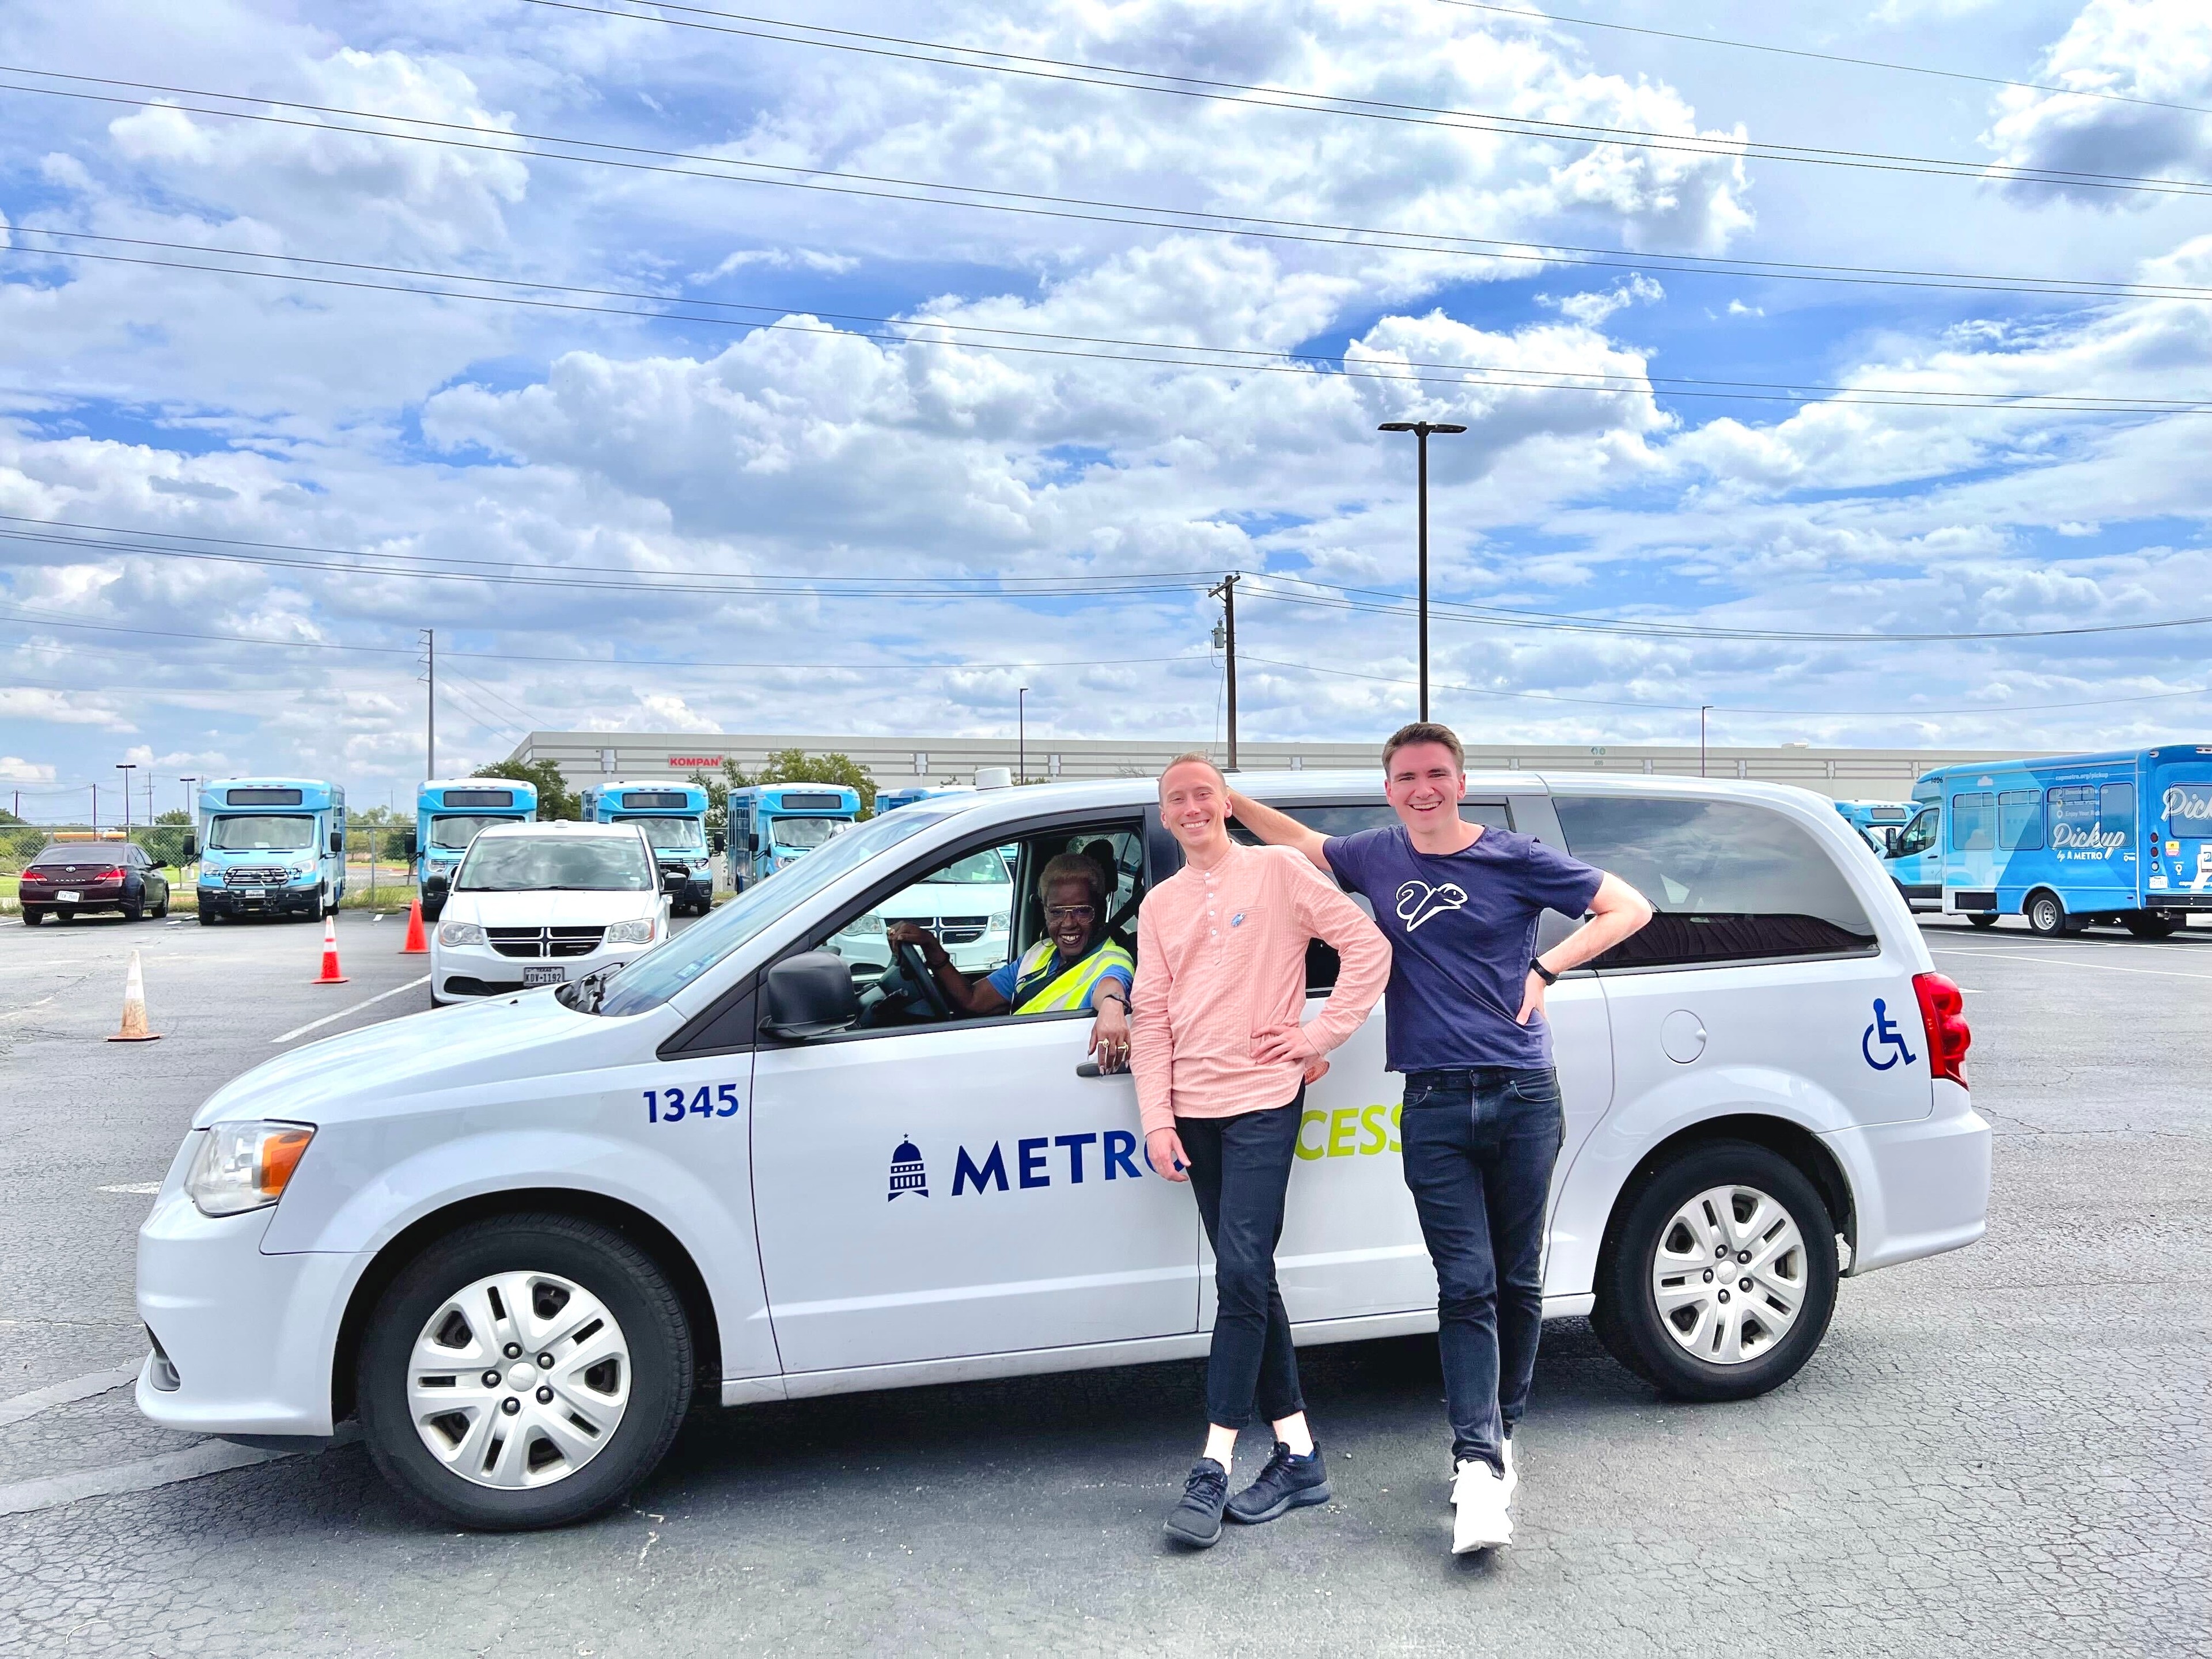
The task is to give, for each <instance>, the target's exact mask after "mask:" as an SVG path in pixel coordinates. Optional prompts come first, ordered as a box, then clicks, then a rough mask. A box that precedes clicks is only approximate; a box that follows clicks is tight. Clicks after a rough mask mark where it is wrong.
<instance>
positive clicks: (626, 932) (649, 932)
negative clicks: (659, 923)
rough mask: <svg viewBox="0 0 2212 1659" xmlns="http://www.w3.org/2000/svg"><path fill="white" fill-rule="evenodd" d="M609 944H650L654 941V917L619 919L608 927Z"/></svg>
mask: <svg viewBox="0 0 2212 1659" xmlns="http://www.w3.org/2000/svg"><path fill="white" fill-rule="evenodd" d="M606 943H608V944H609V945H650V944H652V943H653V918H652V917H650V916H647V917H646V918H644V919H643V920H642V921H618V922H616V923H615V924H614V925H613V926H612V927H609V928H608V929H607V933H606Z"/></svg>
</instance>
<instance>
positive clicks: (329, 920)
mask: <svg viewBox="0 0 2212 1659" xmlns="http://www.w3.org/2000/svg"><path fill="white" fill-rule="evenodd" d="M345 982H346V976H345V975H343V974H342V973H340V972H338V919H337V917H336V916H325V917H324V918H323V971H322V973H321V974H320V975H318V976H317V977H316V978H314V979H313V980H310V981H308V983H310V984H312V985H343V984H344V983H345Z"/></svg>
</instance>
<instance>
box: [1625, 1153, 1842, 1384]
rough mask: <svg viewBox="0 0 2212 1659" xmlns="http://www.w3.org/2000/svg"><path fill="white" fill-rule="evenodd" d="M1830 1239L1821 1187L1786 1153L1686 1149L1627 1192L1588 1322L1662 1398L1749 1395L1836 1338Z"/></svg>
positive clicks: (1833, 1259)
mask: <svg viewBox="0 0 2212 1659" xmlns="http://www.w3.org/2000/svg"><path fill="white" fill-rule="evenodd" d="M1835 1237H1836V1235H1835V1226H1834V1223H1833V1221H1832V1219H1831V1218H1830V1217H1829V1214H1828V1207H1827V1206H1826V1204H1825V1203H1824V1202H1822V1201H1821V1198H1820V1194H1819V1192H1817V1191H1816V1190H1815V1189H1814V1186H1813V1183H1812V1182H1809V1181H1808V1180H1807V1179H1806V1178H1805V1176H1804V1174H1803V1172H1802V1171H1801V1170H1798V1168H1797V1167H1796V1165H1795V1164H1791V1163H1790V1161H1789V1160H1788V1159H1786V1158H1783V1157H1782V1156H1781V1155H1780V1154H1779V1153H1778V1152H1772V1151H1770V1150H1769V1149H1768V1148H1766V1147H1764V1146H1754V1145H1753V1144H1752V1143H1750V1142H1748V1141H1741V1140H1721V1141H1711V1142H1708V1143H1706V1144H1705V1145H1704V1146H1693V1147H1691V1148H1689V1149H1687V1150H1686V1151H1685V1152H1682V1153H1681V1154H1680V1156H1679V1157H1677V1158H1674V1159H1672V1160H1671V1161H1669V1162H1668V1163H1667V1164H1663V1165H1662V1166H1661V1167H1660V1168H1659V1169H1657V1170H1655V1171H1653V1172H1652V1173H1651V1174H1650V1176H1649V1177H1648V1178H1647V1179H1646V1180H1645V1181H1644V1184H1643V1186H1642V1187H1641V1188H1639V1189H1638V1190H1637V1192H1636V1193H1635V1194H1634V1195H1633V1196H1632V1198H1631V1199H1630V1200H1629V1204H1628V1211H1627V1213H1626V1215H1625V1216H1624V1217H1622V1218H1621V1220H1620V1225H1619V1227H1618V1230H1617V1231H1616V1233H1615V1237H1614V1238H1613V1244H1612V1248H1611V1250H1610V1252H1609V1254H1608V1255H1607V1259H1606V1260H1605V1261H1604V1262H1603V1264H1602V1265H1601V1267H1600V1269H1599V1274H1598V1296H1597V1307H1596V1310H1595V1312H1594V1313H1593V1314H1592V1316H1591V1321H1590V1322H1591V1324H1592V1326H1593V1327H1594V1328H1595V1330H1596V1332H1597V1334H1598V1337H1599V1340H1601V1341H1602V1342H1603V1343H1604V1344H1605V1346H1606V1347H1607V1350H1608V1351H1609V1352H1611V1353H1612V1354H1613V1357H1614V1358H1616V1359H1618V1360H1620V1362H1621V1363H1622V1364H1625V1365H1626V1366H1627V1367H1628V1368H1629V1370H1632V1371H1634V1372H1636V1373H1637V1374H1638V1376H1641V1377H1643V1378H1644V1380H1645V1381H1646V1382H1648V1383H1650V1384H1651V1385H1652V1386H1653V1387H1654V1388H1656V1389H1659V1391H1660V1392H1661V1393H1662V1394H1666V1395H1673V1396H1674V1397H1675V1398H1678V1399H1683V1400H1748V1399H1751V1398H1752V1397H1753V1396H1754V1395H1762V1394H1765V1393H1766V1392H1767V1390H1769V1389H1773V1388H1776V1387H1778V1385H1780V1384H1781V1383H1786V1382H1787V1381H1789V1379H1790V1377H1792V1376H1796V1374H1797V1371H1798V1369H1799V1368H1800V1367H1801V1366H1802V1365H1803V1364H1804V1363H1805V1362H1806V1361H1807V1360H1808V1359H1809V1358H1812V1354H1813V1351H1814V1349H1815V1348H1817V1347H1819V1346H1820V1339H1821V1338H1822V1337H1823V1336H1825V1335H1826V1334H1827V1329H1828V1320H1829V1317H1830V1316H1831V1315H1832V1314H1833V1313H1834V1311H1835V1306H1836V1243H1835Z"/></svg>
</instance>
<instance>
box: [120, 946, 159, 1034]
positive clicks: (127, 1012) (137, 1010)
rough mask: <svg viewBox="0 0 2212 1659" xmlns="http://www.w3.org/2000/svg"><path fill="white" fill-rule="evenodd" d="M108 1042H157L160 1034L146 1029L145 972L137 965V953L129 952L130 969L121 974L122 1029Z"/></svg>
mask: <svg viewBox="0 0 2212 1659" xmlns="http://www.w3.org/2000/svg"><path fill="white" fill-rule="evenodd" d="M107 1040H108V1041H109V1042H160V1041H161V1033H160V1032H159V1031H149V1030H147V1029H146V974H145V970H144V969H142V968H141V967H139V965H138V953H137V951H132V952H131V968H130V970H129V971H128V972H127V973H125V975H123V1029H122V1030H119V1031H118V1032H117V1033H116V1034H115V1035H114V1036H112V1037H110V1038H108V1039H107Z"/></svg>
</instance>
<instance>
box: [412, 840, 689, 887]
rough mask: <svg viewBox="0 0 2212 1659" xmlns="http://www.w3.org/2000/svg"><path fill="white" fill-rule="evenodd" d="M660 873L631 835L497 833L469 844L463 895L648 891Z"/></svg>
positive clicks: (459, 878)
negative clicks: (586, 837)
mask: <svg viewBox="0 0 2212 1659" xmlns="http://www.w3.org/2000/svg"><path fill="white" fill-rule="evenodd" d="M659 873H660V872H659V871H657V870H655V869H654V868H653V864H652V861H651V860H648V859H647V857H646V856H645V849H644V848H641V847H640V846H639V845H638V844H637V842H635V840H633V839H631V838H630V837H628V836H622V837H616V836H606V837H605V838H604V839H603V838H601V837H599V836H593V837H592V838H591V839H590V840H588V841H586V840H582V839H577V840H573V841H572V840H570V839H568V837H566V836H493V837H492V838H491V839H490V840H489V841H479V842H477V843H476V844H475V845H473V846H472V847H471V848H469V855H468V856H467V857H466V858H465V859H463V860H461V867H460V871H459V874H457V875H456V876H455V877H454V878H453V890H454V891H455V892H457V893H530V892H543V891H552V892H566V893H578V892H581V893H647V892H651V891H652V890H653V889H654V888H655V887H656V886H658V885H659Z"/></svg>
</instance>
